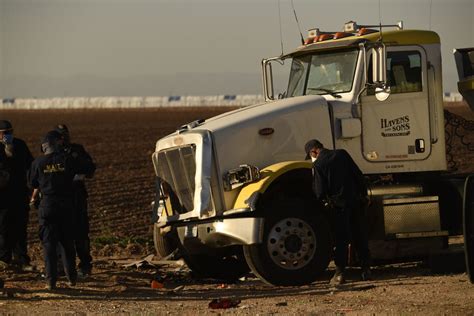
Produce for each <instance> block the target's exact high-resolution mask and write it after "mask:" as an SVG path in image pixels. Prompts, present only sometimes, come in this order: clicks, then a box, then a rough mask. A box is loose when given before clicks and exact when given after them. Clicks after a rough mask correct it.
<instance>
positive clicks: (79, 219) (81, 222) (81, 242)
mask: <svg viewBox="0 0 474 316" xmlns="http://www.w3.org/2000/svg"><path fill="white" fill-rule="evenodd" d="M74 211H75V214H76V217H75V218H76V223H75V226H76V232H75V237H74V244H75V246H76V252H77V257H78V258H79V268H80V269H81V270H82V271H90V270H91V269H92V256H91V254H90V239H89V215H88V212H87V192H86V190H85V187H84V184H83V183H80V184H79V185H78V187H75V190H74Z"/></svg>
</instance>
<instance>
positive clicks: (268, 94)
mask: <svg viewBox="0 0 474 316" xmlns="http://www.w3.org/2000/svg"><path fill="white" fill-rule="evenodd" d="M271 61H272V59H271V58H270V59H264V60H262V73H263V96H264V97H265V101H271V100H275V96H274V92H273V72H272V64H271Z"/></svg>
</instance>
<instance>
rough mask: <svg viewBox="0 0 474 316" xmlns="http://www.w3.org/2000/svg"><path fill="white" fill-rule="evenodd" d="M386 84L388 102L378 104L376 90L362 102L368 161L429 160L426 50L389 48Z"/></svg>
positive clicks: (363, 132)
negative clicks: (388, 89)
mask: <svg viewBox="0 0 474 316" xmlns="http://www.w3.org/2000/svg"><path fill="white" fill-rule="evenodd" d="M369 60H370V58H369ZM368 80H369V82H371V66H369V78H368ZM387 82H388V84H389V85H390V89H391V94H390V96H389V98H388V99H387V100H385V101H378V100H377V99H376V98H375V90H374V89H373V88H369V89H367V92H366V93H365V95H364V96H363V97H362V99H361V102H362V149H363V153H364V157H365V159H367V160H369V161H372V162H386V161H408V160H421V159H426V158H427V157H428V156H429V155H430V152H431V143H430V142H431V139H430V120H429V117H430V116H429V103H428V102H429V101H428V100H429V98H428V85H427V82H428V81H427V62H426V54H425V51H424V50H423V49H422V48H421V47H419V46H403V47H387Z"/></svg>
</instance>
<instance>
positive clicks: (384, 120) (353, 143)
mask: <svg viewBox="0 0 474 316" xmlns="http://www.w3.org/2000/svg"><path fill="white" fill-rule="evenodd" d="M472 51H473V49H463V50H458V51H457V53H456V54H457V55H456V56H457V57H456V58H457V60H458V62H459V63H458V70H460V71H461V72H463V80H464V81H463V80H461V81H462V83H460V88H462V89H461V90H462V91H461V92H462V93H463V94H465V95H470V94H471V93H472V90H473V89H472V88H473V81H472V78H474V77H472V76H473V75H474V71H473V65H474V53H473V54H471V52H472ZM275 63H289V65H290V67H289V68H290V69H289V74H288V82H287V86H286V91H284V92H283V93H278V94H276V93H275V92H274V78H273V68H274V65H275ZM262 78H263V94H264V97H265V102H264V103H262V104H256V105H252V106H247V107H244V108H239V109H236V110H234V111H231V112H227V113H224V114H222V115H219V116H216V117H213V118H209V119H206V120H196V121H193V122H190V123H189V124H185V125H183V126H181V127H180V128H178V129H177V130H176V132H174V133H172V134H171V135H168V136H166V137H163V138H161V139H159V140H158V141H157V143H156V148H155V151H154V153H153V155H152V161H153V165H154V171H155V174H156V179H157V190H156V197H155V200H154V202H153V203H152V205H153V215H154V224H153V225H154V234H155V245H156V247H157V250H158V251H159V252H165V251H169V250H170V249H171V248H173V247H177V248H178V249H179V250H180V252H181V254H182V256H183V258H184V260H185V262H186V263H187V265H188V266H189V267H190V269H191V270H192V271H193V272H194V273H196V274H198V275H201V276H205V277H212V278H219V279H236V278H239V277H240V276H242V275H244V274H246V273H248V272H249V271H252V272H253V273H254V274H255V275H256V276H258V277H259V278H260V279H262V280H263V281H265V282H266V283H269V284H273V285H283V286H286V285H301V284H308V283H311V282H313V281H315V280H316V279H318V278H320V277H321V276H322V275H323V274H324V271H325V270H326V269H327V267H328V264H329V262H330V260H331V256H332V251H333V245H334V243H333V234H332V231H333V228H332V227H333V225H334V223H333V220H332V213H331V209H330V208H328V207H326V206H325V205H323V203H321V202H320V201H318V200H317V199H316V198H315V195H314V193H313V192H312V163H311V162H310V161H305V160H304V157H305V153H304V144H305V143H306V142H307V141H308V140H309V139H314V138H316V139H318V140H319V141H320V142H321V143H323V144H324V145H325V147H326V148H329V149H345V150H346V151H347V152H348V153H349V154H350V155H351V156H352V158H353V159H354V161H355V162H356V163H357V165H358V166H359V168H360V169H361V170H362V171H363V173H364V175H365V178H366V181H367V188H368V189H367V190H368V192H367V193H368V197H369V200H370V203H369V206H368V208H367V220H368V230H369V231H368V235H369V246H370V250H371V254H372V259H373V260H374V262H376V261H390V260H403V259H404V258H420V257H425V256H429V255H430V254H433V253H437V252H440V251H443V249H446V248H447V247H448V238H449V237H450V236H459V235H462V234H463V232H464V230H463V210H464V211H465V212H467V213H468V214H470V213H471V212H472V211H473V206H472V202H470V201H472V200H473V198H472V196H473V194H474V193H473V192H472V189H470V188H471V186H472V185H470V184H469V183H470V182H469V179H470V178H469V175H466V174H453V173H450V172H449V171H448V168H447V159H446V143H445V128H444V122H445V120H444V109H443V87H442V80H441V78H442V69H441V49H440V38H439V36H438V34H437V33H435V32H433V31H423V30H405V29H404V28H403V24H402V23H401V22H399V23H397V24H394V25H377V26H376V27H374V26H370V25H358V24H357V23H356V22H353V21H351V22H348V23H346V24H345V25H344V30H343V31H341V32H324V31H321V30H319V29H312V30H309V32H308V37H307V38H306V40H305V41H304V43H303V44H302V45H301V46H300V47H298V48H296V49H295V50H294V51H292V52H290V53H287V54H282V55H280V56H277V57H272V58H267V59H263V61H262ZM466 99H467V100H468V101H469V98H466ZM469 105H470V108H471V109H474V102H470V103H469ZM469 203H471V204H469ZM469 216H470V215H467V217H466V220H465V221H464V223H465V225H464V226H467V227H468V228H467V234H468V235H469V234H470V233H469V232H470V231H471V230H472V229H470V226H469V225H470V224H469V223H468V222H469V221H472V220H471V217H469ZM466 223H467V224H466ZM471 235H472V234H471ZM469 236H470V235H469ZM469 236H468V237H469ZM469 238H471V237H469ZM469 238H468V239H469ZM473 252H474V251H473ZM356 260H357V259H356V258H353V261H354V262H356Z"/></svg>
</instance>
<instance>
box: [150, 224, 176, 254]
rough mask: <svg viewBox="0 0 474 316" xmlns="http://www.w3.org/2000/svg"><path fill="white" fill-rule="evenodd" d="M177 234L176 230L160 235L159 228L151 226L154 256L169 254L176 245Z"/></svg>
mask: <svg viewBox="0 0 474 316" xmlns="http://www.w3.org/2000/svg"><path fill="white" fill-rule="evenodd" d="M178 242H179V239H178V235H177V234H176V230H174V229H173V230H171V231H170V232H168V233H166V234H164V235H162V234H161V228H159V227H157V226H156V225H154V226H153V243H154V244H155V250H156V256H157V257H158V259H161V258H165V257H167V256H169V255H170V254H171V253H172V252H173V251H175V250H176V248H177V247H178Z"/></svg>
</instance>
